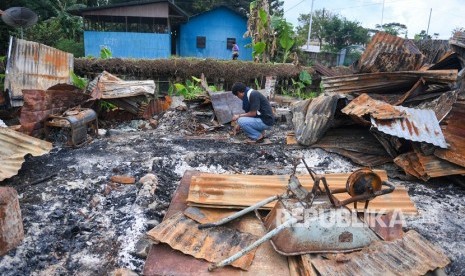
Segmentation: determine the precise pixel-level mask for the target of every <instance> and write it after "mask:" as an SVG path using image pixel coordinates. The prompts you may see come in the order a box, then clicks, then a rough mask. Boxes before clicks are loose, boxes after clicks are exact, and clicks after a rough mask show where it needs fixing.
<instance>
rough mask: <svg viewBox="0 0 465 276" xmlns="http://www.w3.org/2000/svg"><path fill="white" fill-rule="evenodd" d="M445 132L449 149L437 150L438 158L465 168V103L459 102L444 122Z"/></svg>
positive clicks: (435, 153)
mask: <svg viewBox="0 0 465 276" xmlns="http://www.w3.org/2000/svg"><path fill="white" fill-rule="evenodd" d="M443 132H444V136H445V137H446V140H447V143H448V144H449V149H436V150H435V152H434V155H436V156H437V157H439V158H441V159H444V160H447V161H449V162H452V163H455V164H457V165H459V166H462V167H465V138H464V137H465V101H457V102H455V103H454V105H453V106H452V110H451V112H450V113H449V116H447V118H446V119H445V121H444V124H443Z"/></svg>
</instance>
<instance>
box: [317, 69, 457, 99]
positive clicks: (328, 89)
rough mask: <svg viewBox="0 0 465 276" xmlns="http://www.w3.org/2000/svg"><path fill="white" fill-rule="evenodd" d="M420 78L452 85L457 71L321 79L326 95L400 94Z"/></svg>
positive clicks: (410, 72)
mask: <svg viewBox="0 0 465 276" xmlns="http://www.w3.org/2000/svg"><path fill="white" fill-rule="evenodd" d="M420 78H423V79H424V80H425V81H426V82H427V83H444V84H449V83H454V82H456V81H457V70H455V69H453V70H431V71H403V72H385V73H372V74H357V75H347V76H337V77H322V78H321V79H322V87H323V89H324V91H325V93H326V94H361V93H402V92H405V91H407V90H409V89H410V88H411V87H412V86H413V85H414V84H415V83H416V82H417V81H418V80H419V79H420Z"/></svg>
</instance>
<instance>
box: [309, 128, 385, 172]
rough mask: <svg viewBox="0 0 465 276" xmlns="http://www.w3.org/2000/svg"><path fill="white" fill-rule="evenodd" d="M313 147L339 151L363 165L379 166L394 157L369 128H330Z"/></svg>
mask: <svg viewBox="0 0 465 276" xmlns="http://www.w3.org/2000/svg"><path fill="white" fill-rule="evenodd" d="M312 147H318V148H322V149H324V150H326V151H329V152H334V153H338V154H340V155H343V156H345V157H347V158H350V159H351V160H352V161H353V162H355V163H357V164H360V165H362V166H378V165H381V164H384V163H388V162H392V158H391V157H390V156H389V154H388V153H387V152H386V150H385V149H384V148H383V146H382V145H381V144H380V143H379V141H378V140H377V139H376V138H375V137H374V136H373V134H371V133H370V131H369V130H368V129H367V128H357V127H344V128H335V129H330V130H328V132H327V133H326V135H325V136H324V137H323V138H321V139H320V140H319V141H318V142H317V143H315V144H313V145H312Z"/></svg>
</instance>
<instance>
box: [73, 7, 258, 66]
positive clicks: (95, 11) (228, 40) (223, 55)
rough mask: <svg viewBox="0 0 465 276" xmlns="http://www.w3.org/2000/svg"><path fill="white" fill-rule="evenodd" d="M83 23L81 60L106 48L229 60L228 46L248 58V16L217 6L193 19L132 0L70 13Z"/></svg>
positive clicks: (122, 53) (135, 54)
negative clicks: (78, 17)
mask: <svg viewBox="0 0 465 276" xmlns="http://www.w3.org/2000/svg"><path fill="white" fill-rule="evenodd" d="M71 13H72V14H75V15H79V16H81V17H82V18H83V21H84V51H85V55H86V56H94V57H98V56H100V50H101V49H102V48H104V47H105V48H108V49H110V51H111V52H112V55H113V57H119V58H148V59H151V58H169V57H170V56H171V55H177V56H180V57H197V58H217V59H231V56H232V51H231V48H232V45H233V43H236V44H237V45H238V46H239V49H240V50H239V59H241V60H252V49H251V48H245V47H244V46H245V45H247V44H250V43H251V39H250V38H247V39H245V38H243V35H244V33H245V32H246V30H247V18H246V17H244V16H242V15H241V14H239V13H236V12H235V11H233V10H231V9H229V8H226V7H218V8H215V9H213V10H211V11H208V12H204V13H201V14H198V15H195V16H193V17H190V18H189V17H188V16H187V14H186V13H185V12H184V11H183V10H182V9H181V8H179V7H178V6H176V5H175V4H173V2H171V1H167V0H164V1H163V0H158V1H157V0H151V1H133V2H127V3H121V4H114V5H108V6H100V7H93V8H84V9H79V10H74V11H71Z"/></svg>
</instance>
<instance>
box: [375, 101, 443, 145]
mask: <svg viewBox="0 0 465 276" xmlns="http://www.w3.org/2000/svg"><path fill="white" fill-rule="evenodd" d="M395 108H396V109H397V110H400V111H403V112H405V113H406V114H407V116H406V117H405V118H399V119H393V120H378V119H374V118H371V124H372V125H373V127H375V128H376V129H377V130H379V131H381V132H383V133H386V134H389V135H392V136H396V137H399V138H404V139H407V140H410V141H415V142H426V143H430V144H433V145H435V146H438V147H441V148H447V143H446V140H445V138H444V135H443V134H442V131H441V128H440V127H439V122H438V119H437V118H436V114H434V111H433V110H430V109H414V108H407V107H403V106H396V107H395Z"/></svg>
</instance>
